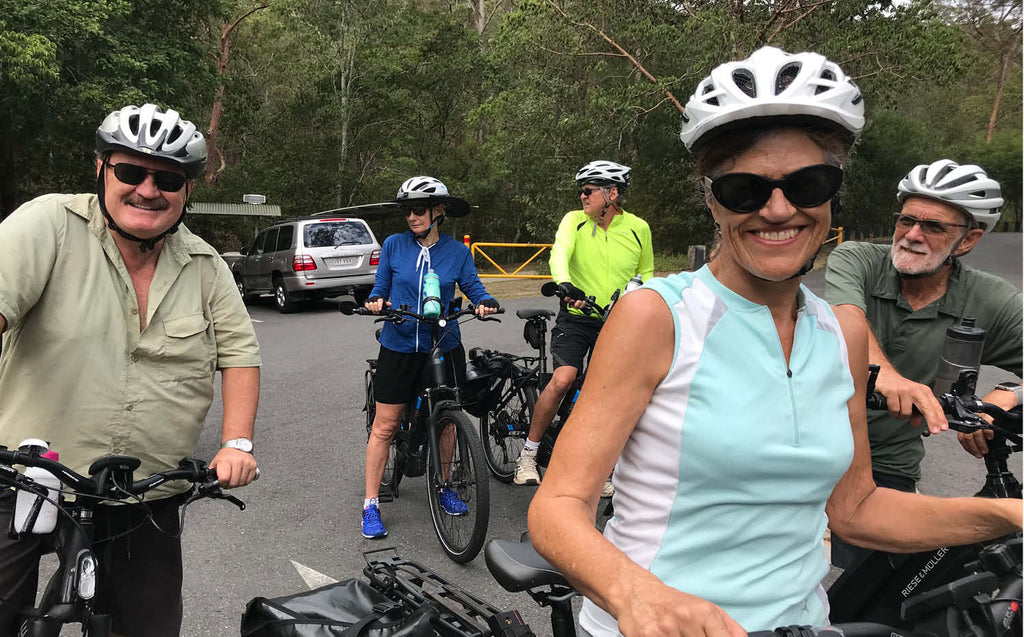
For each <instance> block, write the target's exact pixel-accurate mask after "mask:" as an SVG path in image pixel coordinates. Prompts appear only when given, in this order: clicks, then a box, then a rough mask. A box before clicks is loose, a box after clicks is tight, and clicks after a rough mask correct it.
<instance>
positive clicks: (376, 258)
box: [370, 250, 380, 265]
mask: <svg viewBox="0 0 1024 637" xmlns="http://www.w3.org/2000/svg"><path fill="white" fill-rule="evenodd" d="M370 265H380V250H374V251H373V252H371V253H370Z"/></svg>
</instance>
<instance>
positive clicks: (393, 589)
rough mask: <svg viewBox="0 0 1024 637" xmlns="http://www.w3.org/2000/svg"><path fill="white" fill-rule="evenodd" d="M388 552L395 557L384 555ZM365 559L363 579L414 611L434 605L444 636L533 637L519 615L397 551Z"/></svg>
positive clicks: (368, 553)
mask: <svg viewBox="0 0 1024 637" xmlns="http://www.w3.org/2000/svg"><path fill="white" fill-rule="evenodd" d="M386 552H390V553H391V555H390V556H387V557H385V556H381V555H380V554H381V553H386ZM363 558H364V559H365V560H366V568H364V569H363V575H365V576H366V578H367V579H368V580H369V582H370V585H371V586H372V587H373V588H375V589H376V590H378V591H380V592H381V593H383V594H384V595H385V596H386V597H387V598H389V599H391V600H393V601H395V602H398V603H400V604H405V605H407V606H409V607H410V608H413V609H417V608H419V607H420V606H423V605H424V604H431V605H433V606H434V608H436V609H437V610H438V611H439V615H440V618H439V623H440V625H439V626H435V627H434V628H435V629H436V630H437V631H438V633H440V634H442V635H446V636H447V635H450V636H452V637H492V636H496V635H532V634H533V633H532V632H530V631H529V627H527V626H526V625H525V624H524V623H523V622H522V620H521V619H520V618H519V614H518V613H517V612H516V611H514V610H513V611H509V612H505V611H502V610H501V609H498V608H495V607H494V606H492V605H490V604H488V603H487V602H485V601H483V600H482V599H480V598H479V597H477V596H476V595H473V594H472V593H469V592H468V591H466V590H464V589H463V588H461V587H460V586H458V585H457V584H452V583H451V582H449V581H447V580H446V579H444V578H443V577H441V576H440V575H438V574H437V573H435V572H434V571H432V570H430V569H428V568H426V567H424V566H422V565H420V564H417V563H416V562H413V561H410V560H406V559H403V558H402V557H401V556H399V555H398V553H397V552H396V550H395V549H394V548H384V549H377V550H375V551H366V552H365V553H363ZM517 629H524V630H525V632H523V630H517Z"/></svg>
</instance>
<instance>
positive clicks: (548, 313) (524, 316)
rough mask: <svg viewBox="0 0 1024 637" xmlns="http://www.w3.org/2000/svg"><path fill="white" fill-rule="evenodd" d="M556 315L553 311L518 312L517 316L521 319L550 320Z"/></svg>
mask: <svg viewBox="0 0 1024 637" xmlns="http://www.w3.org/2000/svg"><path fill="white" fill-rule="evenodd" d="M554 315H555V313H554V312H552V311H551V310H516V316H518V317H519V318H521V319H532V318H536V317H538V316H541V317H544V318H545V319H549V318H551V317H552V316H554Z"/></svg>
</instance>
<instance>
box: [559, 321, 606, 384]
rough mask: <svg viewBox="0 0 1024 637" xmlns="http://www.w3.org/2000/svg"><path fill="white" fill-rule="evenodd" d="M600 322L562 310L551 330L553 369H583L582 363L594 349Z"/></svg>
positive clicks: (599, 331)
mask: <svg viewBox="0 0 1024 637" xmlns="http://www.w3.org/2000/svg"><path fill="white" fill-rule="evenodd" d="M601 325H602V323H601V321H599V320H597V319H592V318H587V317H586V316H578V315H576V314H571V313H569V312H566V311H565V310H562V311H561V312H559V313H558V316H557V317H556V318H555V326H554V327H553V328H551V359H552V361H554V367H556V368H558V367H564V366H566V365H569V366H572V367H575V368H576V369H577V370H582V369H583V361H584V360H585V359H586V358H587V356H588V355H589V354H590V352H591V351H593V349H594V344H595V343H597V335H598V334H600V333H601Z"/></svg>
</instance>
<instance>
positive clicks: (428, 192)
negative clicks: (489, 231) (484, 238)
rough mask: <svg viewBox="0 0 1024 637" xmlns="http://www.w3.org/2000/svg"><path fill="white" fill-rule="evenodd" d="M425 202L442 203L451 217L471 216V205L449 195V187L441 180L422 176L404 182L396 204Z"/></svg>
mask: <svg viewBox="0 0 1024 637" xmlns="http://www.w3.org/2000/svg"><path fill="white" fill-rule="evenodd" d="M417 199H419V200H425V203H442V204H444V205H445V214H446V215H447V216H450V217H464V216H466V215H467V214H469V204H468V203H466V201H465V200H463V199H459V198H458V197H452V196H451V195H449V194H448V187H447V186H445V185H444V184H443V183H441V180H440V179H435V178H433V177H428V176H426V175H420V176H418V177H410V178H408V179H406V180H405V181H404V182H402V185H401V186H399V188H398V194H397V195H395V203H399V204H400V203H408V202H410V201H413V200H417Z"/></svg>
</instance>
